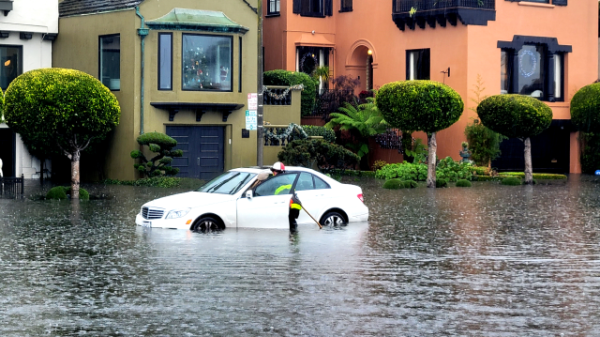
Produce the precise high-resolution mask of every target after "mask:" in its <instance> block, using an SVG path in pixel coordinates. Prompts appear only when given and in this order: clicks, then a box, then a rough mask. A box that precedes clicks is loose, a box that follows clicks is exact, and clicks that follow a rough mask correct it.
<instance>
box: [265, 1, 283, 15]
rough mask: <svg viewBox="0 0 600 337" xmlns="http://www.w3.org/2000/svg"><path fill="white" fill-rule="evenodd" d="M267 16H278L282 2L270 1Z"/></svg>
mask: <svg viewBox="0 0 600 337" xmlns="http://www.w3.org/2000/svg"><path fill="white" fill-rule="evenodd" d="M268 2H269V3H268V5H267V15H277V14H279V10H280V5H281V4H280V2H281V0H268Z"/></svg>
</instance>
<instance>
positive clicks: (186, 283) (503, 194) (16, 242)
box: [0, 175, 600, 336]
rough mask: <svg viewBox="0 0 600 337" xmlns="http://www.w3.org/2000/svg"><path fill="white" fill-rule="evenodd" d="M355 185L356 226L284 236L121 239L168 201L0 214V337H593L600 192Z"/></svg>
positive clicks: (138, 234) (587, 186)
mask: <svg viewBox="0 0 600 337" xmlns="http://www.w3.org/2000/svg"><path fill="white" fill-rule="evenodd" d="M354 183H356V184H358V185H361V186H362V187H363V191H364V194H365V202H366V203H367V205H368V206H369V207H370V210H371V219H370V221H369V223H368V224H367V223H363V224H350V225H349V226H347V227H346V228H344V229H342V230H319V229H318V228H317V226H316V225H315V226H307V227H301V228H300V231H299V233H298V234H296V235H292V236H290V234H289V233H288V231H286V230H271V231H268V230H234V229H228V230H225V231H224V232H221V233H209V234H206V233H204V234H203V233H192V232H189V231H184V230H165V229H150V230H148V229H143V228H141V227H136V226H135V225H134V218H135V215H136V213H137V212H138V211H139V208H140V206H141V205H142V204H143V203H144V202H145V201H148V200H150V199H153V198H155V197H158V196H163V195H167V194H171V193H174V192H176V190H164V189H154V188H140V187H137V188H134V187H128V186H106V187H105V186H85V187H86V188H88V189H89V190H90V192H91V193H92V194H102V193H104V194H107V195H109V196H114V197H113V198H110V199H106V200H94V201H89V202H82V203H81V204H79V206H78V207H76V206H73V205H72V204H71V203H70V202H69V201H61V202H57V201H33V200H6V199H0V335H1V336H108V335H110V336H599V335H600V310H599V308H600V180H598V179H596V178H594V177H586V176H577V175H572V176H570V178H569V182H568V183H566V184H561V183H559V184H556V185H537V186H533V187H532V186H516V187H513V186H500V185H496V184H491V183H475V184H474V186H473V187H472V188H456V187H451V188H446V189H438V190H431V189H426V188H424V187H421V188H417V189H414V190H396V191H389V190H383V189H381V188H380V187H379V186H380V185H381V182H380V181H375V180H371V179H365V180H362V181H356V182H354ZM34 189H35V188H34ZM30 191H31V189H30Z"/></svg>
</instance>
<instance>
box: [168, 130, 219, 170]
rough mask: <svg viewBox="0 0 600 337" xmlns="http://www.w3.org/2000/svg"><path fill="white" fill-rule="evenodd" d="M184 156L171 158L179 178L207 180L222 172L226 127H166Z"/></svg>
mask: <svg viewBox="0 0 600 337" xmlns="http://www.w3.org/2000/svg"><path fill="white" fill-rule="evenodd" d="M167 135H169V136H170V137H172V138H174V139H175V140H177V147H176V149H181V150H183V157H181V158H173V164H172V166H173V167H177V168H179V174H178V176H179V177H188V178H197V179H204V180H210V179H212V178H214V177H216V176H217V175H219V174H221V173H222V172H223V170H224V139H225V128H224V127H222V126H167Z"/></svg>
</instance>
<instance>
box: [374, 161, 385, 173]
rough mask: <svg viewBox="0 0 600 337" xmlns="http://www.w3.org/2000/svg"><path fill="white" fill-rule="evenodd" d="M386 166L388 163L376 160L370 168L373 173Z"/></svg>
mask: <svg viewBox="0 0 600 337" xmlns="http://www.w3.org/2000/svg"><path fill="white" fill-rule="evenodd" d="M387 164H388V163H387V162H386V161H385V160H376V161H375V162H374V163H373V165H372V166H371V167H372V168H373V171H377V170H379V169H381V168H382V167H384V166H385V165H387Z"/></svg>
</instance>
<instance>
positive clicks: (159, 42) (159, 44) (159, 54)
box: [157, 33, 173, 91]
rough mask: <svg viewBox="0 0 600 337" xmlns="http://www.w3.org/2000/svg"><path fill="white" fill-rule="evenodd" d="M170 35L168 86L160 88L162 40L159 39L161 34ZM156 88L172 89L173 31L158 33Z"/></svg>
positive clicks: (162, 89) (161, 89)
mask: <svg viewBox="0 0 600 337" xmlns="http://www.w3.org/2000/svg"><path fill="white" fill-rule="evenodd" d="M163 35H165V36H167V35H168V36H170V37H171V45H170V49H171V65H170V66H171V67H170V73H171V76H170V77H171V78H170V79H169V85H170V88H168V89H167V88H162V87H161V82H162V81H161V79H162V76H161V75H162V72H161V63H162V57H161V54H162V51H161V50H162V41H161V36H163ZM157 77H158V90H160V91H173V33H158V76H157Z"/></svg>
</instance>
